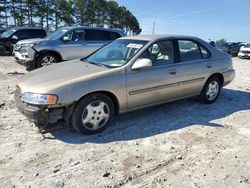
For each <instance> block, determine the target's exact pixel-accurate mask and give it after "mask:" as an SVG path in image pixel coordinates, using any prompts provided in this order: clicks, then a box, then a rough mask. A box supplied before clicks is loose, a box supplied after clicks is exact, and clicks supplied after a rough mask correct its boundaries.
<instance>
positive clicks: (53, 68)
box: [18, 60, 112, 93]
mask: <svg viewBox="0 0 250 188" xmlns="http://www.w3.org/2000/svg"><path fill="white" fill-rule="evenodd" d="M110 71H111V72H112V69H109V68H106V67H101V66H98V65H93V64H89V63H84V62H83V61H81V60H72V61H67V62H62V63H58V64H53V65H50V66H47V67H43V68H40V69H37V70H34V71H32V72H30V73H28V74H26V75H25V76H24V77H22V79H21V80H20V82H19V83H18V87H20V88H21V91H22V93H24V92H32V93H48V92H52V91H54V90H56V89H61V88H63V87H67V86H69V85H72V84H77V83H80V82H83V81H87V80H90V79H97V78H99V77H101V76H102V75H103V74H107V73H108V72H110Z"/></svg>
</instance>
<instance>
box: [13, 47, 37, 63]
mask: <svg viewBox="0 0 250 188" xmlns="http://www.w3.org/2000/svg"><path fill="white" fill-rule="evenodd" d="M35 53H36V52H35V50H34V49H32V48H28V49H20V50H14V51H13V56H14V57H15V59H16V61H17V63H19V64H22V65H25V66H29V65H33V64H34V63H35Z"/></svg>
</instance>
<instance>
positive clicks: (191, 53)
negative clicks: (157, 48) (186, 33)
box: [178, 40, 202, 61]
mask: <svg viewBox="0 0 250 188" xmlns="http://www.w3.org/2000/svg"><path fill="white" fill-rule="evenodd" d="M178 44H179V50H180V58H181V61H193V60H198V59H201V58H202V57H201V53H200V49H199V46H198V45H197V44H196V43H194V42H192V41H189V40H179V41H178Z"/></svg>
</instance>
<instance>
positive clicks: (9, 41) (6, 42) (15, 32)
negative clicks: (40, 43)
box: [0, 27, 47, 55]
mask: <svg viewBox="0 0 250 188" xmlns="http://www.w3.org/2000/svg"><path fill="white" fill-rule="evenodd" d="M46 36H47V34H46V31H45V30H44V29H43V28H41V27H14V28H10V29H8V30H7V31H5V32H3V33H2V34H1V37H0V55H7V54H11V53H12V51H13V46H14V44H16V43H17V42H18V41H20V40H24V39H32V38H44V37H46Z"/></svg>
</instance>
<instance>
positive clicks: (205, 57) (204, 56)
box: [200, 46, 210, 59]
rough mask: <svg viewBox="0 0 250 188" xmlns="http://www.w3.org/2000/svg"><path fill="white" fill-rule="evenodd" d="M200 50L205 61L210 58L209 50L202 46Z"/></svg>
mask: <svg viewBox="0 0 250 188" xmlns="http://www.w3.org/2000/svg"><path fill="white" fill-rule="evenodd" d="M200 49H201V55H202V58H203V59H207V58H209V56H210V52H209V51H208V50H207V49H205V48H204V47H202V46H200Z"/></svg>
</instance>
